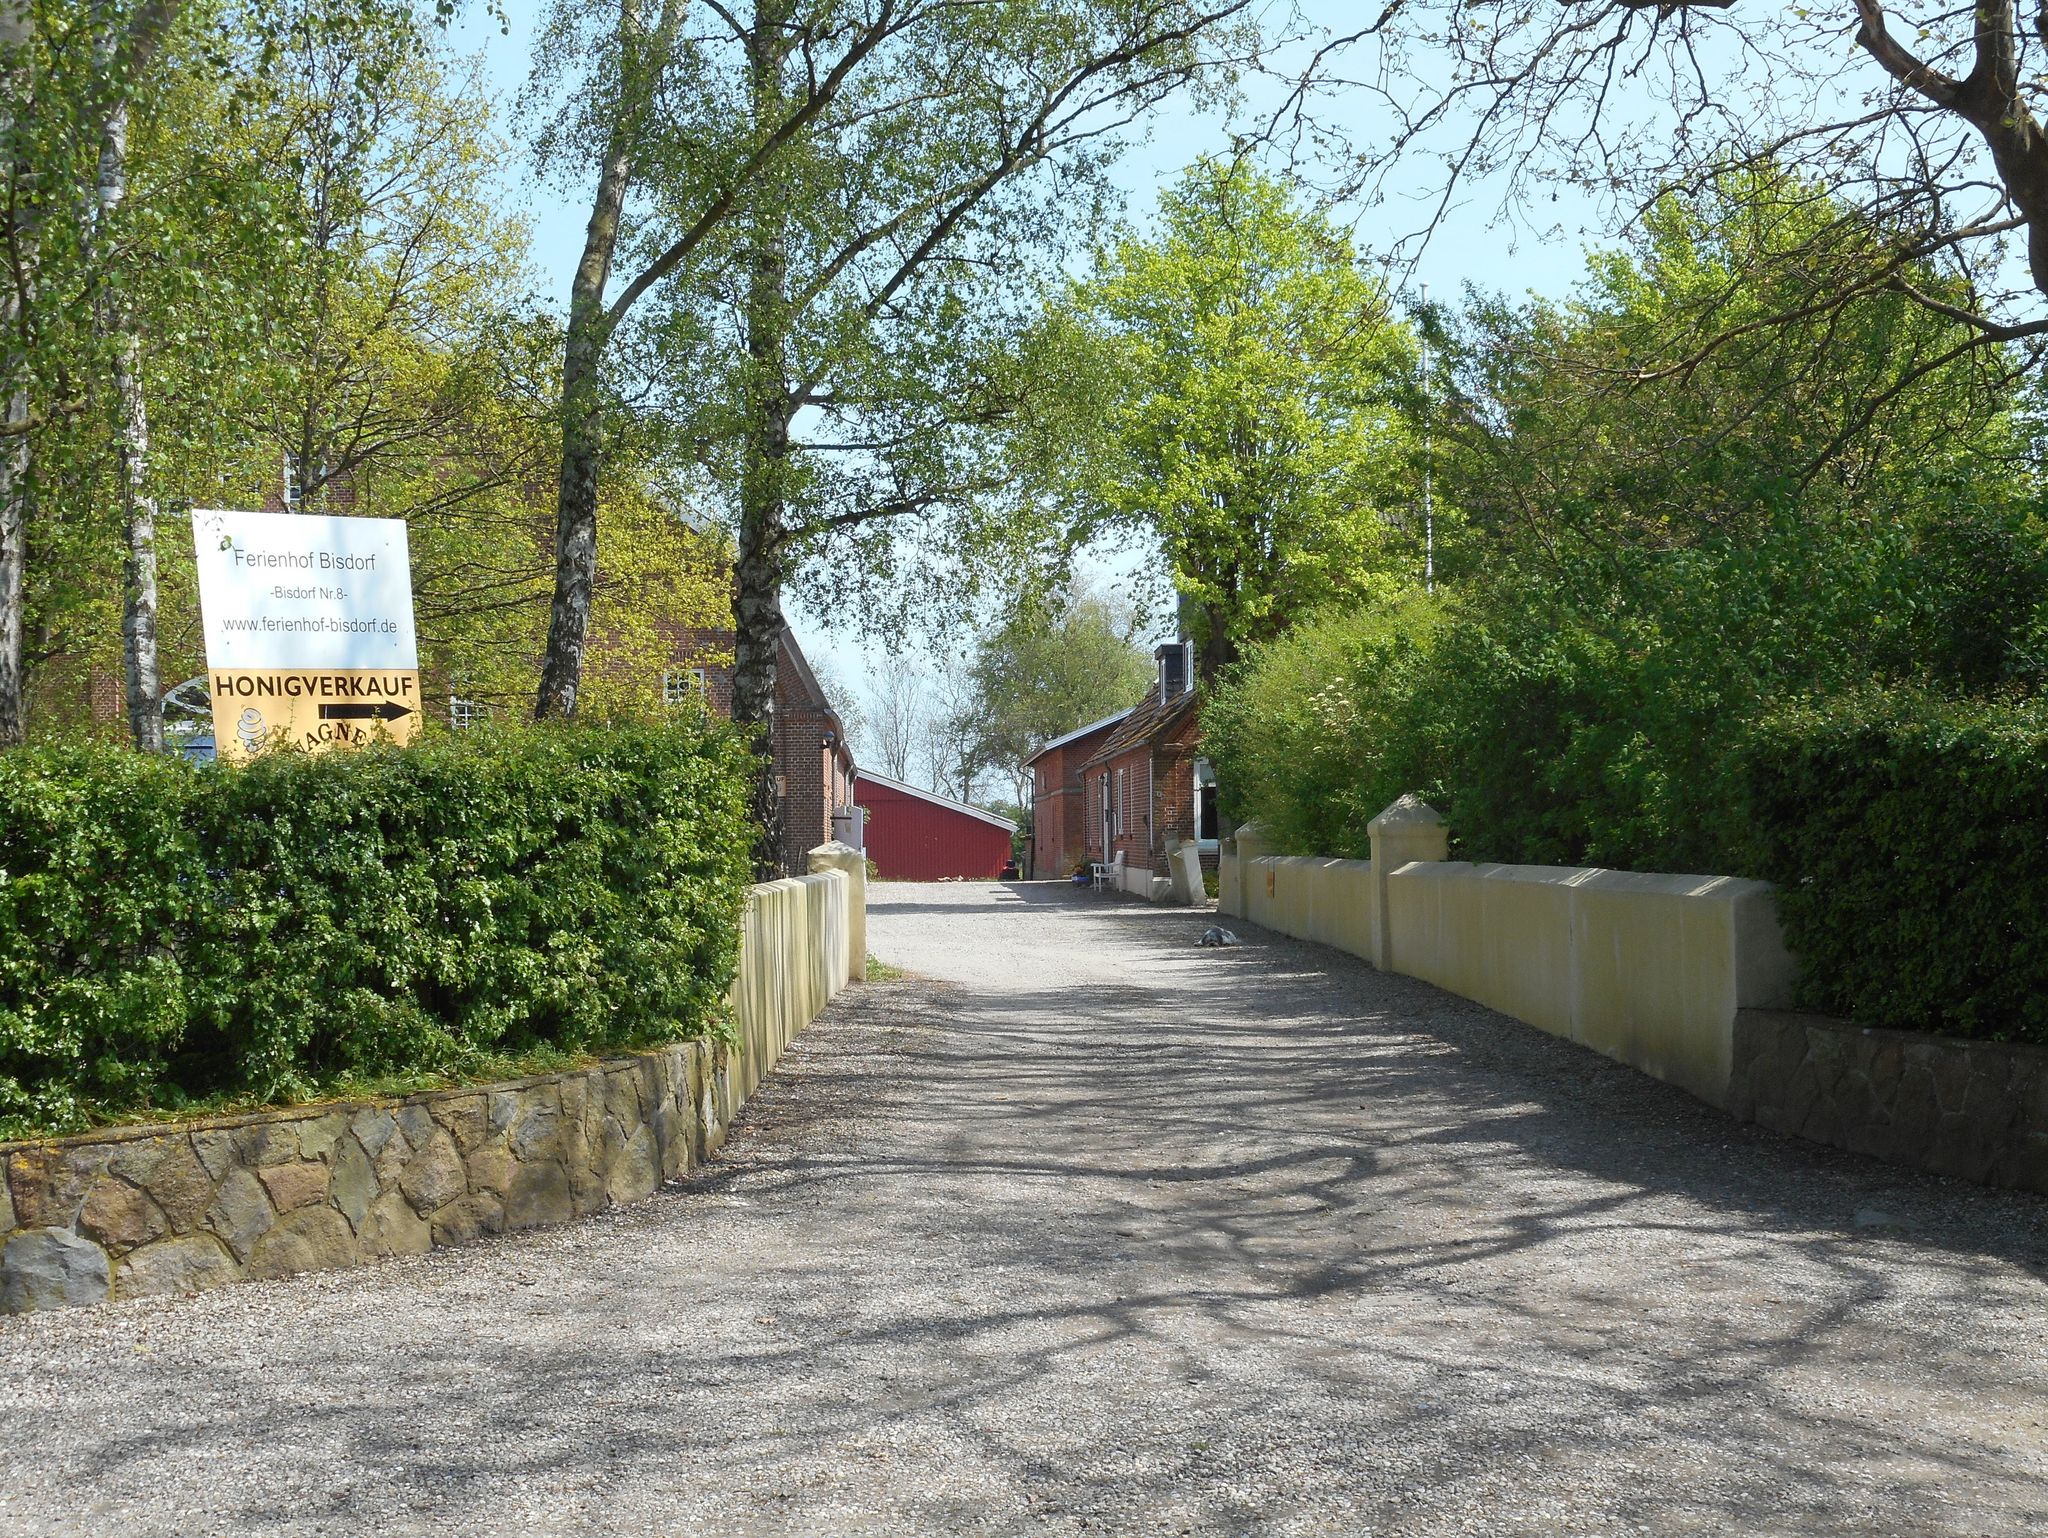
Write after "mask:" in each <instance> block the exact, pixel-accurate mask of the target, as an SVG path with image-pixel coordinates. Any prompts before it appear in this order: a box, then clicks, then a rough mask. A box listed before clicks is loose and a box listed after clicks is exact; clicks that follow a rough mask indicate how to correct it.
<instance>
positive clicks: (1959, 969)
mask: <svg viewBox="0 0 2048 1538" xmlns="http://www.w3.org/2000/svg"><path fill="white" fill-rule="evenodd" d="M1736 765H1737V774H1738V778H1739V782H1740V785H1741V789H1742V793H1743V794H1744V796H1745V797H1746V799H1747V801H1748V812H1749V837H1750V839H1751V840H1752V841H1753V847H1754V853H1753V856H1752V860H1751V863H1752V864H1753V865H1754V867H1755V868H1756V874H1758V875H1761V876H1765V877H1767V878H1768V879H1770V880H1772V881H1775V882H1777V883H1778V885H1779V886H1780V888H1781V889H1782V890H1781V894H1780V897H1779V911H1780V913H1781V915H1782V916H1783V919H1784V923H1785V931H1786V938H1787V940H1788V941H1789V942H1790V944H1791V946H1792V949H1793V950H1794V951H1795V952H1796V953H1797V954H1798V955H1799V957H1800V958H1801V960H1802V961H1803V963H1804V964H1805V971H1806V983H1805V988H1806V992H1807V996H1808V1002H1810V1003H1811V1004H1813V1005H1815V1006H1817V1007H1819V1008H1822V1009H1825V1010H1827V1011H1828V1012H1830V1013H1832V1014H1839V1015H1846V1016H1848V1017H1850V1018H1852V1019H1854V1020H1856V1021H1858V1022H1860V1023H1861V1024H1864V1025H1880V1026H1894V1027H1898V1028H1901V1029H1905V1030H1916V1031H1935V1032H1940V1033H1943V1034H1947V1035H1953V1036H1980V1037H1989V1038H1992V1039H1996V1040H2024V1041H2036V1042H2044V1043H2048V708H2044V706H2043V705H2042V704H2040V703H2039V702H2034V703H2029V704H2025V705H2000V704H1958V703H1951V702H1941V701H1930V700H1926V699H1924V698H1921V697H1918V696H1913V695H1904V696H1900V695H1891V696H1882V695H1872V696H1867V697H1859V698H1856V699H1852V700H1849V701H1845V702H1840V703H1836V704H1833V705H1830V706H1829V707H1827V708H1826V709H1825V710H1819V711H1810V712H1806V713H1802V714H1797V715H1792V716H1789V717H1784V718H1780V719H1778V720H1775V721H1773V722H1771V723H1769V724H1768V726H1767V727H1766V728H1765V729H1764V730H1761V731H1759V732H1757V733H1756V734H1754V736H1753V737H1752V738H1751V739H1750V740H1749V741H1748V742H1747V743H1745V745H1744V746H1743V747H1742V748H1741V749H1740V750H1739V751H1738V753H1737V755H1736Z"/></svg>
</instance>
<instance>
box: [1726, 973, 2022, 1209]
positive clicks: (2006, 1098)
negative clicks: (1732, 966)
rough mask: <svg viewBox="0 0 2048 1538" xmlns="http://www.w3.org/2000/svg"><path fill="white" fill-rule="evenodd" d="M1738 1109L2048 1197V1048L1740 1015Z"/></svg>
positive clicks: (1778, 1014) (1830, 1139) (1733, 1098)
mask: <svg viewBox="0 0 2048 1538" xmlns="http://www.w3.org/2000/svg"><path fill="white" fill-rule="evenodd" d="M1728 1108H1729V1110H1731V1111H1732V1112H1733V1113H1734V1114H1735V1115H1737V1116H1739V1117H1741V1118H1742V1119H1743V1120H1745V1121H1754V1122H1757V1123H1759V1124H1760V1125H1762V1126H1766V1127H1769V1128H1771V1129H1773V1130H1774V1131H1777V1132H1784V1133H1789V1134H1791V1135H1792V1136H1795V1137H1803V1138H1808V1139H1811V1140H1812V1141H1813V1142H1816V1143H1826V1144H1828V1145H1829V1146H1831V1147H1834V1148H1846V1149H1848V1150H1850V1151H1851V1152H1854V1153H1861V1154H1869V1155H1871V1156H1873V1157H1875V1158H1879V1159H1884V1160H1887V1161H1889V1162H1890V1163H1893V1164H1903V1165H1907V1166H1909V1167H1911V1168H1914V1169H1923V1170H1929V1171H1932V1172H1933V1173H1935V1174H1939V1175H1955V1176H1958V1177H1960V1178H1961V1179H1964V1180H1974V1181H1977V1182H1979V1183H1980V1184H1984V1185H1994V1186H2008V1187H2013V1188H2016V1189H2019V1190H2023V1191H2038V1192H2042V1193H2044V1194H2048V1049H2044V1048H2041V1047H2034V1046H2025V1045H2019V1044H2015V1043H2011V1042H1997V1041H1960V1040H1955V1039H1952V1038H1949V1037H1943V1036H1923V1035H1919V1034H1917V1033H1915V1032H1911V1031H1886V1030H1877V1029H1874V1028H1871V1027H1868V1026H1858V1025H1854V1024H1851V1023H1849V1022H1847V1021H1842V1020H1835V1019H1830V1018H1829V1017H1827V1016H1825V1015H1812V1014H1803V1013H1800V1012H1797V1011H1792V1010H1770V1009H1745V1010H1740V1011H1738V1012H1737V1014H1736V1017H1735V1042H1734V1071H1733V1073H1732V1074H1731V1075H1730V1082H1729V1107H1728Z"/></svg>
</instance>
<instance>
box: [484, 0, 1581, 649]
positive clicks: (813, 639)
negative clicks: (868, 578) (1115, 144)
mask: <svg viewBox="0 0 2048 1538" xmlns="http://www.w3.org/2000/svg"><path fill="white" fill-rule="evenodd" d="M1310 9H1311V10H1312V11H1313V10H1318V9H1319V10H1322V11H1324V12H1325V13H1327V16H1328V17H1329V19H1331V20H1332V21H1339V20H1341V19H1342V18H1343V16H1344V14H1345V12H1346V10H1347V9H1348V8H1347V7H1345V6H1344V5H1342V4H1341V3H1330V0H1319V3H1317V4H1314V5H1312V6H1311V7H1310ZM504 10H505V20H506V22H507V23H508V24H509V32H508V33H501V31H500V30H499V23H498V22H497V20H495V19H494V18H492V17H490V16H489V15H487V14H486V13H485V12H484V11H483V10H482V8H480V7H472V8H470V9H468V10H466V11H465V12H464V13H463V14H462V15H461V16H460V17H459V18H458V20H457V23H456V25H455V26H454V27H453V28H452V31H451V42H452V43H453V44H454V46H455V47H456V49H457V50H458V51H460V52H463V53H466V54H474V55H476V56H477V57H479V58H480V59H481V61H482V63H483V66H484V71H485V75H486V78H487V79H488V80H489V81H490V83H491V85H492V87H493V88H494V90H495V91H496V92H497V94H498V97H499V105H500V109H501V121H502V123H503V126H504V129H505V131H506V133H507V134H508V136H510V137H513V138H514V139H515V142H516V129H515V125H513V124H512V122H511V119H510V108H511V104H512V102H513V100H514V98H516V96H517V94H518V92H519V90H520V88H521V87H522V86H523V85H524V84H525V81H526V79H527V75H528V71H529V69H530V68H531V56H532V32H533V28H534V25H535V18H536V16H537V15H538V14H539V11H540V7H539V6H538V5H537V4H535V3H534V0H505V5H504ZM1255 104H1256V99H1255V101H1254V105H1255ZM1319 115H1320V116H1321V117H1322V119H1323V120H1324V121H1325V122H1326V123H1327V124H1329V125H1331V126H1334V127H1337V128H1340V129H1341V130H1342V131H1343V132H1344V133H1345V134H1346V135H1348V136H1349V137H1350V138H1351V139H1352V140H1353V141H1354V142H1357V143H1360V144H1371V143H1374V142H1377V140H1378V139H1379V138H1380V137H1382V136H1384V134H1385V132H1386V124H1385V123H1384V122H1382V121H1375V120H1374V116H1373V112H1372V109H1371V106H1370V103H1369V102H1367V101H1366V99H1365V98H1364V97H1363V96H1358V97H1356V98H1355V99H1342V98H1340V99H1336V100H1331V101H1327V102H1325V103H1323V104H1322V106H1321V108H1320V111H1319ZM1227 143H1228V140H1227V137H1226V130H1225V125H1224V124H1223V123H1222V122H1221V121H1220V120H1219V119H1217V118H1215V117H1212V116H1205V115H1200V114H1197V113H1195V112H1194V111H1192V110H1191V109H1189V108H1187V107H1185V106H1182V107H1180V108H1177V109H1172V110H1167V111H1164V112H1161V113H1159V114H1158V115H1156V116H1155V118H1154V119H1153V121H1152V123H1151V124H1150V127H1149V131H1148V133H1147V135H1146V138H1145V139H1144V141H1143V142H1139V143H1136V144H1134V145H1133V146H1132V147H1131V149H1130V151H1129V152H1128V153H1127V154H1126V155H1125V156H1124V158H1123V160H1122V161H1121V163H1120V166H1119V173H1118V178H1117V180H1118V183H1119V185H1120V187H1121V190H1122V191H1123V193H1124V195H1125V199H1126V208H1125V213H1126V216H1127V217H1128V218H1130V219H1132V220H1135V221H1137V222H1140V223H1142V222H1143V221H1144V220H1145V219H1146V218H1147V217H1148V216H1149V214H1150V212H1151V210H1152V209H1153V207H1154V206H1155V203H1156V200H1157V196H1158V191H1159V189H1160V187H1161V186H1163V185H1165V184H1167V183H1170V182H1172V181H1173V180H1175V179H1176V178H1177V177H1178V176H1179V174H1180V172H1181V170H1182V168H1183V167H1185V166H1186V165H1187V164H1188V163H1189V162H1190V161H1192V160H1193V159H1195V158H1196V157H1197V156H1198V155H1201V154H1203V153H1205V152H1209V151H1215V150H1219V149H1222V148H1225V147H1226V146H1227ZM522 163H523V162H522ZM1426 174H1427V173H1426V168H1425V167H1424V166H1422V165H1418V166H1417V170H1416V177H1417V180H1416V182H1415V184H1414V185H1413V187H1411V188H1408V189H1401V188H1396V189H1393V192H1392V195H1391V196H1390V197H1389V199H1388V201H1387V203H1386V204H1385V205H1383V206H1382V208H1381V209H1379V210H1376V211H1374V212H1372V213H1370V214H1365V215H1356V216H1355V217H1356V221H1357V222H1356V225H1355V232H1356V236H1357V240H1358V243H1359V245H1360V246H1361V247H1362V248H1364V249H1366V250H1372V249H1374V248H1375V247H1384V246H1385V245H1386V244H1387V243H1388V241H1389V240H1390V239H1391V238H1392V237H1393V236H1395V235H1398V234H1400V233H1403V232H1404V230H1405V228H1406V227H1408V226H1409V225H1411V224H1412V223H1413V221H1414V220H1415V219H1416V218H1417V217H1419V216H1418V213H1417V210H1418V209H1419V207H1420V200H1421V199H1422V197H1423V196H1424V182H1423V180H1422V178H1423V177H1424V176H1425V175H1426ZM506 194H507V196H508V198H509V199H511V200H512V201H514V202H516V203H517V204H519V205H520V206H522V207H523V208H524V210H525V212H526V214H527V217H528V219H529V221H530V225H531V230H532V237H533V248H532V254H533V259H534V264H535V269H536V271H535V280H536V283H537V285H538V287H539V289H540V291H541V295H542V297H543V298H545V299H546V300H547V301H549V302H550V303H552V304H554V305H556V306H561V305H563V304H565V303H566V298H567V294H568V287H569V277H570V273H571V272H572V270H573V268H574V266H575V262H576V258H577V256H578V254H579V253H580V250H581V246H582V239H583V229H584V224H585V222H586V220H587V219H588V217H589V209H588V206H587V203H584V202H582V201H581V200H579V199H577V198H575V197H571V196H567V195H564V194H563V193H561V192H559V191H557V190H555V189H553V188H550V189H546V190H545V191H543V190H542V189H539V188H537V187H536V186H535V185H534V184H533V183H532V182H531V181H530V180H528V179H527V178H525V177H524V176H523V175H515V176H514V178H513V180H512V182H511V184H510V185H508V186H507V188H506ZM1501 202H1502V189H1501V188H1500V186H1499V185H1498V184H1489V183H1480V184H1477V185H1476V186H1475V187H1474V188H1473V189H1472V191H1471V193H1470V194H1469V195H1468V196H1467V197H1466V199H1465V200H1464V202H1463V203H1462V204H1460V205H1459V206H1458V207H1456V208H1454V209H1453V210H1452V211H1451V212H1450V214H1449V215H1448V217H1447V218H1446V219H1445V220H1444V222H1443V223H1442V224H1441V225H1440V226H1439V229H1438V231H1437V234H1436V237H1435V238H1434V240H1433V241H1432V243H1431V245H1430V247H1429V249H1428V251H1427V252H1426V254H1425V256H1424V259H1423V260H1422V262H1421V263H1420V264H1419V266H1418V268H1417V269H1416V271H1415V272H1414V274H1413V280H1414V282H1416V283H1425V282H1426V283H1428V284H1429V285H1430V289H1431V293H1432V296H1433V297H1436V298H1439V299H1451V298H1454V297H1455V296H1456V295H1457V294H1458V292H1459V291H1460V290H1461V289H1462V288H1463V286H1464V285H1465V284H1467V283H1471V284H1476V285H1478V286H1479V287H1481V288H1484V289H1489V290H1496V291H1501V292H1506V293H1509V294H1521V293H1525V292H1534V293H1539V294H1545V295H1551V296H1561V295H1563V294H1564V293H1565V292H1566V291H1567V290H1568V289H1569V288H1570V287H1571V286H1572V284H1573V283H1574V282H1575V281H1576V280H1577V279H1578V278H1579V277H1580V276H1581V275H1582V274H1583V272H1584V261H1583V249H1584V246H1585V244H1586V243H1587V242H1588V241H1589V240H1592V239H1594V238H1596V237H1597V233H1598V232H1597V229H1596V228H1595V218H1594V212H1593V210H1592V209H1591V208H1590V207H1589V206H1587V205H1584V204H1574V203H1571V202H1566V203H1564V204H1562V205H1550V206H1547V207H1546V208H1545V210H1544V223H1545V225H1546V228H1545V229H1544V230H1543V231H1542V232H1540V233H1537V232H1532V231H1530V230H1529V229H1527V228H1526V227H1525V226H1526V221H1523V220H1519V219H1503V218H1502V217H1501V213H1502V209H1501ZM1339 212H1340V214H1346V211H1344V210H1340V211H1339ZM1347 216H1350V215H1347ZM1552 224H1555V225H1556V226H1557V228H1555V229H1550V228H1548V226H1550V225H1552ZM1397 226H1398V227H1397ZM1143 562H1144V556H1143V554H1142V553H1141V552H1128V551H1127V552H1106V553H1104V554H1103V556H1102V557H1101V558H1100V559H1099V560H1096V561H1094V562H1093V563H1091V565H1092V570H1093V574H1094V575H1095V577H1096V580H1098V581H1100V582H1102V583H1105V584H1108V585H1112V586H1124V585H1129V584H1130V583H1131V581H1132V579H1133V577H1134V576H1135V574H1136V573H1137V571H1138V570H1139V568H1140V567H1141V566H1142V565H1143ZM790 617H791V621H792V623H793V624H794V625H795V627H796V630H797V634H798V637H799V639H800V640H801V641H802V643H803V645H804V648H805V650H806V652H808V653H809V654H810V655H811V656H812V657H813V658H814V659H816V660H819V661H821V662H823V663H824V664H825V665H826V666H827V667H828V668H829V669H830V671H832V672H833V673H835V674H837V675H838V676H839V677H840V678H842V679H845V680H848V681H849V682H852V683H854V684H855V685H856V687H857V686H858V681H859V680H860V679H861V678H862V677H863V676H864V675H865V674H866V672H867V664H868V652H867V647H868V645H869V643H866V642H864V641H863V640H862V639H860V638H859V637H858V636H857V635H854V634H849V633H844V632H841V633H836V634H835V633H832V632H830V631H828V630H827V629H826V628H825V627H824V626H823V625H822V624H820V623H819V620H818V617H817V616H815V615H812V614H810V613H807V612H806V611H805V610H804V609H803V607H802V606H801V605H800V604H795V603H792V604H791V606H790Z"/></svg>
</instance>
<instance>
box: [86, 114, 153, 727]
mask: <svg viewBox="0 0 2048 1538" xmlns="http://www.w3.org/2000/svg"><path fill="white" fill-rule="evenodd" d="M128 121H129V107H128V93H127V92H126V90H123V92H122V96H121V99H120V100H119V101H117V102H116V103H115V104H114V106H113V108H112V110H111V111H109V112H108V114H107V118H106V128H105V132H104V133H103V134H102V135H101V138H100V174H99V191H98V198H97V208H96V214H95V220H96V223H97V225H98V228H99V231H100V232H101V234H102V236H104V233H105V232H106V231H107V230H108V229H109V227H110V226H111V225H112V223H113V220H114V218H115V216H116V214H118V213H119V211H120V207H121V204H122V203H123V202H124V201H125V200H126V199H127V196H128ZM106 247H107V242H106V241H105V240H104V239H101V240H100V241H98V242H97V244H96V247H95V250H96V255H97V257H98V260H99V261H101V262H102V263H109V265H108V266H107V268H106V269H105V270H103V271H102V272H101V274H100V280H99V302H98V305H97V308H96V312H95V315H94V325H95V326H96V328H97V330H98V332H99V337H100V341H101V343H102V344H103V345H104V346H105V347H106V348H107V349H108V351H109V354H110V356H111V361H112V364H113V373H114V400H115V421H114V440H115V464H116V466H117V469H118V471H119V483H120V488H121V504H122V505H121V513H122V524H123V527H124V531H125V537H126V545H127V549H126V554H125V557H124V559H123V561H122V564H121V662H122V671H123V672H124V673H125V674H126V675H127V685H128V733H129V736H130V737H131V738H133V739H134V743H135V746H136V748H137V749H138V750H140V751H141V752H144V753H157V752H161V751H162V749H163V745H164V707H163V684H162V680H161V679H160V678H159V677H158V673H157V657H156V621H157V588H156V498H155V497H153V496H151V495H150V493H149V406H148V401H147V399H146V398H145V396H144V394H143V389H142V336H141V332H140V330H139V328H138V326H137V323H136V319H135V316H134V312H133V307H132V305H131V303H130V299H129V295H128V292H127V288H126V286H125V285H124V284H123V283H122V282H121V280H120V278H119V276H118V275H117V274H116V273H115V272H114V271H113V270H112V268H111V263H110V261H109V257H108V253H107V249H106Z"/></svg>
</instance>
